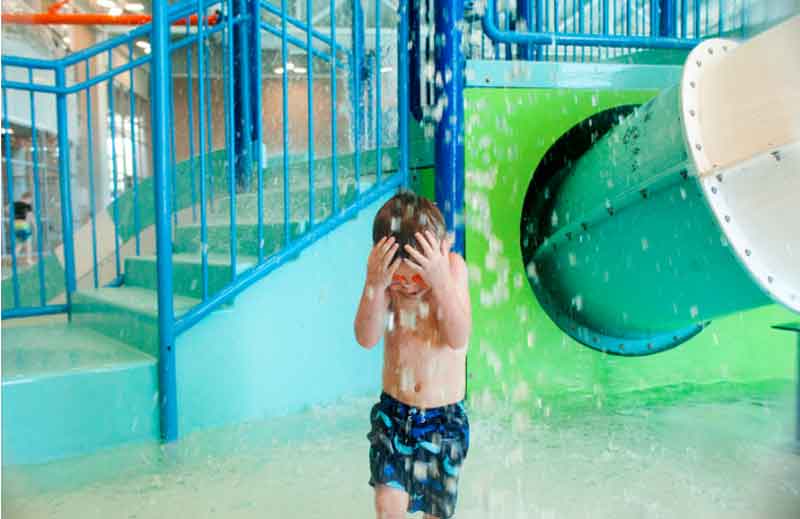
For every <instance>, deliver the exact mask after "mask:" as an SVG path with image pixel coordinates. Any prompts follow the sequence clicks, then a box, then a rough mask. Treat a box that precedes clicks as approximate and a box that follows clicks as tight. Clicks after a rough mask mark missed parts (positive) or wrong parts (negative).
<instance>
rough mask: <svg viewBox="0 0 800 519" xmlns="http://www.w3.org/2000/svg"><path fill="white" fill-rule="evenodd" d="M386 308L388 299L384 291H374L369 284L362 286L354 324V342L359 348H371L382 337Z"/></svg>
mask: <svg viewBox="0 0 800 519" xmlns="http://www.w3.org/2000/svg"><path fill="white" fill-rule="evenodd" d="M388 306H389V298H388V297H387V296H386V290H375V288H374V287H372V286H371V285H370V284H369V282H367V283H365V284H364V291H363V292H362V293H361V302H359V304H358V312H357V313H356V321H355V323H354V325H355V330H356V341H358V343H359V344H360V345H361V346H363V347H365V348H372V347H373V346H375V345H376V344H378V341H379V340H380V338H381V336H383V329H384V325H385V320H386V309H387V308H388Z"/></svg>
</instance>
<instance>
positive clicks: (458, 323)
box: [432, 253, 472, 350]
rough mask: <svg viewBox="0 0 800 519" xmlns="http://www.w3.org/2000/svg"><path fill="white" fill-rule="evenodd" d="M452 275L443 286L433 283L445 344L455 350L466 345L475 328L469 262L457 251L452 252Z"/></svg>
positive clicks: (450, 255) (450, 256)
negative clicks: (470, 297)
mask: <svg viewBox="0 0 800 519" xmlns="http://www.w3.org/2000/svg"><path fill="white" fill-rule="evenodd" d="M449 260H450V276H449V279H447V280H446V282H443V283H442V284H441V285H440V286H433V287H432V289H433V297H435V298H436V303H437V304H438V306H439V311H440V312H441V315H440V316H439V331H440V333H441V334H442V339H443V340H444V342H445V344H447V345H448V346H450V347H451V348H452V349H454V350H460V349H463V348H466V347H467V343H468V342H469V335H470V331H471V330H472V307H471V306H470V302H469V285H468V276H467V265H466V263H465V262H464V259H463V258H462V257H461V256H459V255H458V254H455V253H450V254H449Z"/></svg>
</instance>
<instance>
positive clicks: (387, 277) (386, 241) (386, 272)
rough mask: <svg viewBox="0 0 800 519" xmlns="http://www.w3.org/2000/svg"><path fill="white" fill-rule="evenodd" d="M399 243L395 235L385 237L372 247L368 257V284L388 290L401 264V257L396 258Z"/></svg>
mask: <svg viewBox="0 0 800 519" xmlns="http://www.w3.org/2000/svg"><path fill="white" fill-rule="evenodd" d="M397 247H398V245H397V243H396V240H395V239H394V237H393V236H389V237H386V236H384V237H383V238H381V239H380V241H378V243H376V244H375V246H374V247H372V251H371V252H370V253H369V258H368V259H367V284H369V285H372V286H374V287H375V288H377V289H378V290H386V289H387V288H389V285H391V284H392V276H393V275H394V273H395V271H396V270H397V267H399V266H400V258H397V259H395V260H394V261H392V258H394V255H395V253H396V252H397Z"/></svg>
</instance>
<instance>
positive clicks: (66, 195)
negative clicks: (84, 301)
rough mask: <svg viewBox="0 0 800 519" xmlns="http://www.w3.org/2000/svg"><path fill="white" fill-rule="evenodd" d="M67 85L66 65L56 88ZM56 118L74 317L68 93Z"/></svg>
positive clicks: (59, 71) (67, 273) (66, 280)
mask: <svg viewBox="0 0 800 519" xmlns="http://www.w3.org/2000/svg"><path fill="white" fill-rule="evenodd" d="M66 86H67V80H66V75H65V74H64V67H63V66H58V67H57V68H56V88H59V89H63V88H65V87H66ZM56 120H57V122H58V183H59V187H60V191H61V229H62V233H63V239H64V245H63V249H64V283H65V285H66V299H67V311H68V312H69V318H70V319H72V293H73V292H74V291H75V247H74V244H73V240H72V194H71V193H70V178H69V125H68V122H67V94H65V93H64V92H63V91H62V92H59V93H58V94H57V95H56Z"/></svg>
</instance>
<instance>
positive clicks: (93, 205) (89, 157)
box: [86, 60, 100, 288]
mask: <svg viewBox="0 0 800 519" xmlns="http://www.w3.org/2000/svg"><path fill="white" fill-rule="evenodd" d="M90 71H91V69H90V68H89V60H86V79H89V75H90ZM92 141H93V138H92V88H91V87H87V88H86V148H87V151H86V162H87V168H88V170H89V217H90V218H91V220H92V280H93V281H94V288H97V287H99V286H100V279H99V273H98V272H97V201H96V199H95V191H94V153H93V150H94V143H93V142H92Z"/></svg>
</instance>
